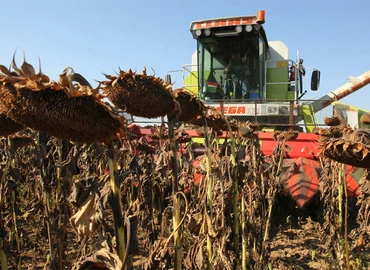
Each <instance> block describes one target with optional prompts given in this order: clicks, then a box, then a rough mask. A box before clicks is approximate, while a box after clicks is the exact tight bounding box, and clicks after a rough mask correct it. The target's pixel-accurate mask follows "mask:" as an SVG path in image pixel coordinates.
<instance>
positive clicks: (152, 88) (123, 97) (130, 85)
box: [101, 69, 176, 118]
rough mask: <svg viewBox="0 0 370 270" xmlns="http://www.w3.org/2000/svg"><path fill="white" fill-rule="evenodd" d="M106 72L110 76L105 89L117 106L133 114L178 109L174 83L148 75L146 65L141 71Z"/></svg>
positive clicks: (156, 114) (149, 114) (162, 113)
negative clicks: (115, 74)
mask: <svg viewBox="0 0 370 270" xmlns="http://www.w3.org/2000/svg"><path fill="white" fill-rule="evenodd" d="M105 76H106V78H107V79H108V80H107V81H104V82H101V83H102V84H103V87H102V88H103V91H104V93H105V94H106V95H107V96H108V98H109V100H110V101H111V102H112V103H113V104H114V105H115V106H117V107H118V108H120V109H122V110H124V111H125V112H127V113H129V114H132V115H135V116H140V117H145V118H156V117H161V116H165V115H168V114H170V113H171V112H173V111H174V110H175V109H176V105H175V101H174V98H173V95H172V85H171V84H168V83H166V82H164V81H163V80H162V79H161V78H158V77H154V76H151V75H147V73H146V70H145V69H144V70H143V72H142V73H140V74H138V73H136V72H133V71H132V70H129V71H128V72H125V71H123V70H120V72H119V74H118V75H117V76H109V75H105Z"/></svg>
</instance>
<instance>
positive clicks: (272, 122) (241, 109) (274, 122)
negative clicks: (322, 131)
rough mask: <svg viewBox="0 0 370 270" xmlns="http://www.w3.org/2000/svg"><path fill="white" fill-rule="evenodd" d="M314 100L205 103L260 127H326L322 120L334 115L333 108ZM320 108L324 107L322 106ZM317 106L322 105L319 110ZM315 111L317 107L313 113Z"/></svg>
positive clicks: (214, 101) (240, 120)
mask: <svg viewBox="0 0 370 270" xmlns="http://www.w3.org/2000/svg"><path fill="white" fill-rule="evenodd" d="M317 102H318V101H317V100H299V102H295V101H290V102H289V101H288V102H287V101H286V100H284V101H279V100H269V101H266V100H264V101H263V102H262V101H261V100H255V101H251V100H217V101H216V100H213V101H206V105H207V106H210V107H213V108H215V109H216V110H217V111H219V112H221V113H223V114H224V115H225V116H228V117H230V118H234V119H236V120H238V121H239V122H247V121H249V122H254V123H259V125H260V126H266V127H274V128H281V129H285V128H287V127H290V126H294V127H301V128H303V127H306V128H308V129H311V130H312V128H314V127H320V126H325V124H324V119H325V118H326V117H330V116H332V114H333V107H332V106H331V105H330V103H329V105H325V107H323V106H322V104H324V103H326V101H325V100H324V101H322V102H320V104H318V103H317ZM322 107H323V108H322ZM319 108H322V109H320V110H318V109H319ZM315 110H318V111H317V112H316V113H314V111H315Z"/></svg>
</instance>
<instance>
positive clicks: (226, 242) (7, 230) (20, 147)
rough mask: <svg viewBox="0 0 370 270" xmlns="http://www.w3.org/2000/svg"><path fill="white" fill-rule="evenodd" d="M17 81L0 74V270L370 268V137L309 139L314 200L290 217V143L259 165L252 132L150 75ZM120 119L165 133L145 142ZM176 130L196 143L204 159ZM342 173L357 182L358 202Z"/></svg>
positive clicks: (26, 69)
mask: <svg viewBox="0 0 370 270" xmlns="http://www.w3.org/2000/svg"><path fill="white" fill-rule="evenodd" d="M12 67H13V70H14V71H13V70H10V69H8V68H6V67H5V66H2V65H0V70H1V72H2V74H0V81H1V88H0V136H1V137H0V161H1V162H0V176H1V182H0V214H1V217H0V234H1V240H0V259H1V263H0V265H1V269H3V270H5V269H75V270H77V269H367V268H368V267H369V266H368V261H369V255H368V253H369V245H370V243H369V234H370V229H369V216H370V211H369V210H370V209H369V205H370V200H369V194H370V184H369V183H370V182H369V176H368V173H367V169H366V168H367V167H366V166H367V165H366V164H367V163H369V162H367V159H368V153H369V152H368V151H369V147H370V146H369V145H370V135H369V133H368V132H367V130H353V129H351V128H349V127H346V126H341V124H340V123H339V124H338V125H336V126H332V127H330V128H328V129H318V130H317V133H318V134H319V135H320V141H321V147H322V155H321V158H320V162H321V164H322V171H321V178H320V184H321V187H320V188H321V192H320V194H319V196H318V197H317V198H316V200H315V201H314V202H312V204H311V207H310V208H309V209H297V208H295V207H294V205H292V201H291V199H290V198H289V197H288V196H287V195H286V194H285V192H284V190H283V188H282V186H281V184H280V173H281V170H282V160H283V159H284V156H285V155H284V154H285V152H286V150H287V149H286V142H287V141H288V140H294V139H295V138H296V137H297V134H296V133H295V132H282V133H279V134H277V135H276V148H275V149H274V153H273V156H272V158H271V160H270V161H269V162H268V163H267V162H266V161H265V158H264V157H263V155H262V152H261V149H260V143H259V138H258V133H257V132H256V130H257V129H258V124H256V123H238V122H235V121H232V120H230V119H226V118H224V117H223V116H222V115H217V114H211V115H208V114H207V113H206V112H207V110H206V107H205V106H204V105H203V104H202V103H201V102H200V101H198V100H197V99H196V98H195V97H193V96H192V95H191V94H189V93H187V92H186V91H185V90H182V89H177V90H175V91H173V90H172V88H171V85H168V84H166V83H165V82H163V81H162V80H161V79H160V78H156V77H154V76H151V75H148V74H146V71H145V70H144V71H143V72H142V73H140V74H136V73H134V72H132V71H128V72H124V71H120V72H119V73H117V74H115V75H112V76H111V75H106V78H107V80H106V81H103V82H100V84H99V86H98V87H96V88H93V87H92V86H91V85H90V84H89V82H87V81H86V80H85V79H84V78H83V77H82V76H81V75H80V74H78V73H75V72H74V71H73V69H71V68H67V69H65V70H64V71H63V72H62V73H61V75H60V76H59V78H58V81H57V82H56V81H52V80H50V78H49V77H48V76H46V75H45V74H43V73H42V71H41V70H40V71H39V72H38V73H36V71H35V69H34V68H33V66H31V65H30V64H29V63H27V62H26V61H24V63H23V64H22V66H21V67H17V65H16V63H15V62H14V61H13V63H12ZM106 98H108V99H109V100H110V101H111V102H112V103H113V104H114V106H113V105H112V104H107V103H106V102H105V101H104V99H106ZM159 104H160V105H159ZM148 108H150V110H148ZM122 110H125V111H126V112H128V113H131V114H134V115H137V116H142V117H147V118H155V117H165V116H167V119H168V121H167V122H164V121H163V124H162V125H160V126H158V127H150V128H151V130H152V134H150V136H146V137H140V136H137V134H136V133H135V132H134V129H133V128H132V126H130V125H128V124H127V121H126V119H124V117H123V116H122V113H121V112H122ZM179 121H181V122H184V123H187V125H191V126H192V127H193V128H197V129H198V132H199V133H201V134H202V135H203V136H204V138H205V146H206V148H205V149H206V151H205V153H204V154H203V155H200V156H194V152H193V148H194V146H195V144H196V143H193V142H192V138H191V137H189V135H188V133H186V132H185V130H184V129H183V126H181V127H180V128H178V124H177V123H178V122H179ZM363 121H367V119H363ZM220 132H223V134H225V133H226V134H229V136H228V139H227V140H225V142H223V143H222V144H219V140H218V136H220ZM230 134H231V135H232V136H230ZM195 161H196V162H195ZM343 162H344V163H349V164H351V163H352V165H356V166H360V167H364V168H365V174H364V176H363V178H362V179H361V181H360V191H361V195H360V197H358V198H357V199H350V198H348V194H347V191H346V188H345V187H346V184H345V180H344V164H343ZM194 175H196V176H197V178H195V177H194Z"/></svg>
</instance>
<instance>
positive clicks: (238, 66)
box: [225, 50, 251, 99]
mask: <svg viewBox="0 0 370 270" xmlns="http://www.w3.org/2000/svg"><path fill="white" fill-rule="evenodd" d="M225 73H226V74H227V76H226V93H225V94H226V97H227V98H231V97H233V96H234V95H235V97H233V98H237V99H241V98H248V88H249V87H248V80H247V78H248V77H249V76H250V75H251V72H250V70H249V67H248V65H247V63H245V62H244V61H243V60H242V57H241V54H240V51H239V50H233V51H232V53H231V58H230V61H229V64H228V65H227V66H226V68H225ZM234 90H235V92H234Z"/></svg>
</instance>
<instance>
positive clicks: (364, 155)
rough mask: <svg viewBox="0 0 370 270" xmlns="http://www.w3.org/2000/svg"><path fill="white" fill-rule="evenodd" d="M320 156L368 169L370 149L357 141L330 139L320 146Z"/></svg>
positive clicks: (369, 166) (369, 165)
mask: <svg viewBox="0 0 370 270" xmlns="http://www.w3.org/2000/svg"><path fill="white" fill-rule="evenodd" d="M320 149H321V152H320V153H321V154H322V155H324V156H326V157H328V158H330V159H332V160H335V161H337V162H340V163H344V164H348V165H352V166H354V167H359V168H370V155H369V153H370V148H369V147H368V146H367V145H364V144H363V143H361V142H358V141H351V140H347V139H343V138H339V139H337V138H336V139H330V140H327V141H325V142H322V143H321V144H320Z"/></svg>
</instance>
